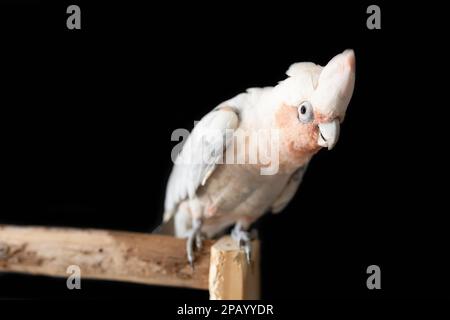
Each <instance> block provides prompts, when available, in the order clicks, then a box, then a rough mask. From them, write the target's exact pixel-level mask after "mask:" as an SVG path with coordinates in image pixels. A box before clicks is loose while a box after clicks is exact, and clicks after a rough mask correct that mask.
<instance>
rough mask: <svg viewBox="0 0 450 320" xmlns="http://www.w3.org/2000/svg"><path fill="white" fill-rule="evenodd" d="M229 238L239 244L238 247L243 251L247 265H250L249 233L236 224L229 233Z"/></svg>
mask: <svg viewBox="0 0 450 320" xmlns="http://www.w3.org/2000/svg"><path fill="white" fill-rule="evenodd" d="M231 237H232V238H233V239H234V240H235V241H236V242H237V243H238V244H239V247H240V248H241V249H243V250H244V253H245V258H246V260H247V264H250V263H251V256H252V242H251V237H250V233H249V232H248V231H245V230H242V227H241V226H240V225H239V224H236V226H235V227H234V228H233V230H232V231H231Z"/></svg>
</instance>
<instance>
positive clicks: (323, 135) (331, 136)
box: [317, 119, 340, 150]
mask: <svg viewBox="0 0 450 320" xmlns="http://www.w3.org/2000/svg"><path fill="white" fill-rule="evenodd" d="M339 129H340V124H339V120H338V119H334V120H333V121H331V122H325V123H319V139H318V141H317V144H318V145H319V146H321V147H326V148H328V150H331V149H333V147H334V145H335V144H336V142H337V141H338V139H339Z"/></svg>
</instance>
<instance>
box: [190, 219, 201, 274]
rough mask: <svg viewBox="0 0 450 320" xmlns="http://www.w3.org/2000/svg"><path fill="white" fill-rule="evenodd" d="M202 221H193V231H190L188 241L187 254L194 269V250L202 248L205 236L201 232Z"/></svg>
mask: <svg viewBox="0 0 450 320" xmlns="http://www.w3.org/2000/svg"><path fill="white" fill-rule="evenodd" d="M202 223H203V222H202V219H200V218H197V219H193V221H192V229H191V230H189V234H188V238H187V241H186V253H187V259H188V261H189V264H190V265H191V267H192V269H194V250H195V249H201V248H202V242H203V235H202V232H201V228H202Z"/></svg>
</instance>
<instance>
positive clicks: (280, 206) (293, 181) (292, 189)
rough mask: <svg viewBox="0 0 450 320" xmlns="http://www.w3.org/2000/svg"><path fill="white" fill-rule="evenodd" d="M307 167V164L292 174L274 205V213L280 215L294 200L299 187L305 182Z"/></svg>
mask: <svg viewBox="0 0 450 320" xmlns="http://www.w3.org/2000/svg"><path fill="white" fill-rule="evenodd" d="M307 167H308V164H305V165H304V166H303V167H300V168H298V169H297V170H296V171H295V172H294V173H293V174H292V176H291V178H290V179H289V182H288V183H287V185H286V187H284V189H283V191H282V192H281V194H280V195H279V196H278V198H277V199H276V200H275V202H274V203H273V204H272V213H279V212H281V211H283V210H284V208H286V206H287V205H288V204H289V202H290V201H291V200H292V198H293V197H294V195H295V193H296V192H297V189H298V186H299V185H300V183H301V182H302V180H303V175H304V174H305V171H306V169H307Z"/></svg>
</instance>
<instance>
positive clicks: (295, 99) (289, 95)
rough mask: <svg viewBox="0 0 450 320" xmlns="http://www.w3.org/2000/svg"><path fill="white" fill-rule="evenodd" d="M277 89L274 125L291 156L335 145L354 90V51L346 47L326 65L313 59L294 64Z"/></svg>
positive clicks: (310, 152)
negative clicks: (319, 63) (323, 65)
mask: <svg viewBox="0 0 450 320" xmlns="http://www.w3.org/2000/svg"><path fill="white" fill-rule="evenodd" d="M287 75H288V76H289V77H288V78H287V79H285V80H284V81H282V82H280V83H279V84H278V85H277V86H276V87H275V88H274V89H275V91H274V92H275V99H276V103H275V105H276V110H275V125H276V127H277V128H278V129H279V130H280V132H281V137H282V140H281V141H282V146H284V150H285V151H286V153H287V154H288V156H289V157H290V158H292V157H294V158H298V157H301V158H305V157H306V158H308V157H310V156H311V155H312V154H314V153H315V152H317V151H318V150H319V149H321V148H322V147H324V148H327V149H329V150H330V149H332V148H333V147H334V146H335V144H336V143H337V141H338V138H339V131H340V130H339V129H340V125H341V123H342V121H343V120H344V117H345V112H346V110H347V106H348V104H349V102H350V98H351V96H352V94H353V87H354V82H355V55H354V52H353V50H345V51H344V52H342V53H340V54H338V55H337V56H335V57H334V58H333V59H331V60H330V61H329V62H328V63H327V65H326V66H325V67H321V66H319V65H316V64H314V63H311V62H301V63H296V64H293V65H291V67H290V68H289V70H288V71H287Z"/></svg>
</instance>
